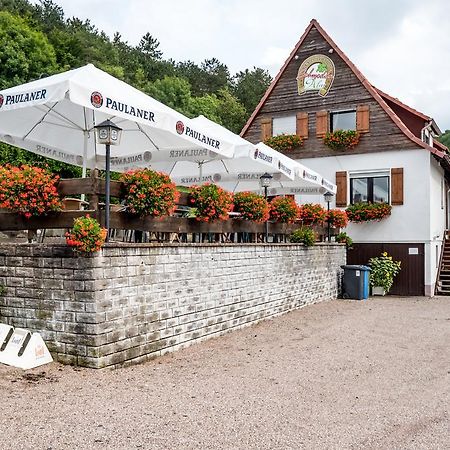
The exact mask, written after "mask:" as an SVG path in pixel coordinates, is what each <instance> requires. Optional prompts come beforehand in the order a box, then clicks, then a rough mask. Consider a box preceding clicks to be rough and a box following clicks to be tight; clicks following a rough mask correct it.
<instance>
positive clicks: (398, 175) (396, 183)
mask: <svg viewBox="0 0 450 450" xmlns="http://www.w3.org/2000/svg"><path fill="white" fill-rule="evenodd" d="M391 196H392V198H391V204H392V205H403V168H398V169H391Z"/></svg>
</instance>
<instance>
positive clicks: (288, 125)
mask: <svg viewBox="0 0 450 450" xmlns="http://www.w3.org/2000/svg"><path fill="white" fill-rule="evenodd" d="M296 127H297V118H296V116H285V117H274V118H273V120H272V136H278V135H279V134H295V132H296Z"/></svg>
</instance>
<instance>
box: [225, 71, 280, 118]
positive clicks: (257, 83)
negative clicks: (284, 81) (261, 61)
mask: <svg viewBox="0 0 450 450" xmlns="http://www.w3.org/2000/svg"><path fill="white" fill-rule="evenodd" d="M271 82H272V77H271V76H270V74H269V72H268V71H267V70H264V69H260V68H259V67H253V69H252V70H248V69H245V70H244V71H243V72H239V73H237V74H236V75H235V76H234V78H233V90H232V91H233V93H234V95H235V96H236V97H237V98H238V100H239V101H240V102H241V103H242V105H243V106H244V108H245V111H246V113H247V116H250V114H251V113H252V112H253V110H254V109H255V108H256V105H257V104H258V103H259V101H260V100H261V97H262V96H263V95H264V93H265V92H266V90H267V88H268V87H269V85H270V83H271Z"/></svg>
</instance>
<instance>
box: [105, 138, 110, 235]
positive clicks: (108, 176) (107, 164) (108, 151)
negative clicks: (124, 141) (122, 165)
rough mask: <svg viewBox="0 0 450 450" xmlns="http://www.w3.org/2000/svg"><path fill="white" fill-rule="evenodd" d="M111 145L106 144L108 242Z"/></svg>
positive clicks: (107, 229) (106, 226)
mask: <svg viewBox="0 0 450 450" xmlns="http://www.w3.org/2000/svg"><path fill="white" fill-rule="evenodd" d="M110 165H111V146H110V145H109V144H106V183H105V196H106V199H105V228H106V242H109V192H110Z"/></svg>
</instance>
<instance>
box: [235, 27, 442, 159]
mask: <svg viewBox="0 0 450 450" xmlns="http://www.w3.org/2000/svg"><path fill="white" fill-rule="evenodd" d="M316 54H323V55H326V56H328V57H329V58H330V59H331V60H332V61H333V63H334V65H335V78H334V81H333V84H332V86H331V88H330V90H329V92H328V94H327V95H326V96H324V97H321V96H319V95H318V93H317V91H308V92H306V93H304V94H303V95H301V96H300V95H298V90H297V80H296V78H297V73H298V70H299V67H300V65H301V63H302V62H303V61H304V60H305V59H306V58H308V57H309V56H312V55H316ZM383 94H384V93H382V92H381V91H378V90H377V89H376V88H374V87H373V86H372V85H371V84H370V83H369V82H368V81H367V79H366V78H365V77H364V76H363V75H362V74H361V72H360V71H359V70H358V69H357V68H356V67H355V66H354V64H353V63H352V62H351V61H350V60H349V59H348V58H347V56H346V55H345V54H344V53H343V52H342V51H341V50H340V49H339V47H337V45H336V44H335V43H334V42H333V41H332V39H331V38H330V37H329V36H328V35H327V34H326V32H325V31H324V30H323V29H322V28H321V26H320V25H319V24H318V23H317V21H315V20H312V21H311V23H310V25H309V26H308V28H307V29H306V31H305V33H304V34H303V36H302V37H301V39H300V41H299V42H298V43H297V45H296V46H295V48H294V50H293V51H292V52H291V54H290V56H289V57H288V59H287V60H286V62H285V64H284V66H283V67H282V68H281V70H280V72H279V73H278V75H277V76H276V78H275V79H274V81H273V82H272V84H271V85H270V86H269V88H268V90H267V92H266V93H265V95H264V96H263V98H262V99H261V101H260V103H259V104H258V106H257V107H256V109H255V111H254V112H253V114H252V116H251V117H250V119H249V120H248V122H247V124H246V125H245V126H244V128H243V130H242V132H241V136H243V137H244V138H246V139H248V140H249V141H251V142H253V143H257V142H259V141H261V120H263V121H264V120H266V121H267V119H273V118H277V117H283V116H292V115H296V114H297V113H299V112H303V113H308V130H309V132H308V138H307V139H305V141H304V146H303V147H302V148H301V149H300V150H299V151H296V152H293V153H292V152H290V153H289V156H290V157H292V158H295V159H300V158H311V157H321V156H331V155H333V156H336V155H339V154H348V151H342V152H337V151H336V150H331V149H329V148H328V147H327V146H325V144H324V143H323V139H322V138H318V137H316V113H317V112H318V111H323V110H326V111H328V112H333V111H339V110H347V109H350V110H356V109H357V107H358V106H362V105H365V106H369V110H370V113H369V114H370V127H369V131H368V132H366V133H363V134H361V139H360V142H359V144H358V145H357V146H356V147H355V148H354V149H352V150H351V153H352V154H361V153H369V152H380V151H389V150H409V149H418V148H423V149H426V150H428V151H430V152H432V153H434V154H435V155H436V156H438V157H442V156H443V150H442V149H441V148H434V147H431V146H429V145H427V144H426V143H424V142H422V141H421V139H420V131H421V129H422V128H423V126H425V125H426V124H427V123H428V122H429V121H430V118H429V117H428V116H425V115H423V114H422V113H419V112H418V111H415V110H413V109H412V108H409V107H406V105H403V104H401V102H399V101H397V102H395V101H394V100H396V99H393V98H392V97H389V96H387V94H384V98H383ZM388 97H389V98H388ZM400 105H403V106H405V108H402V107H401V106H400ZM414 112H415V113H417V114H414ZM405 122H406V123H405Z"/></svg>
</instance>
